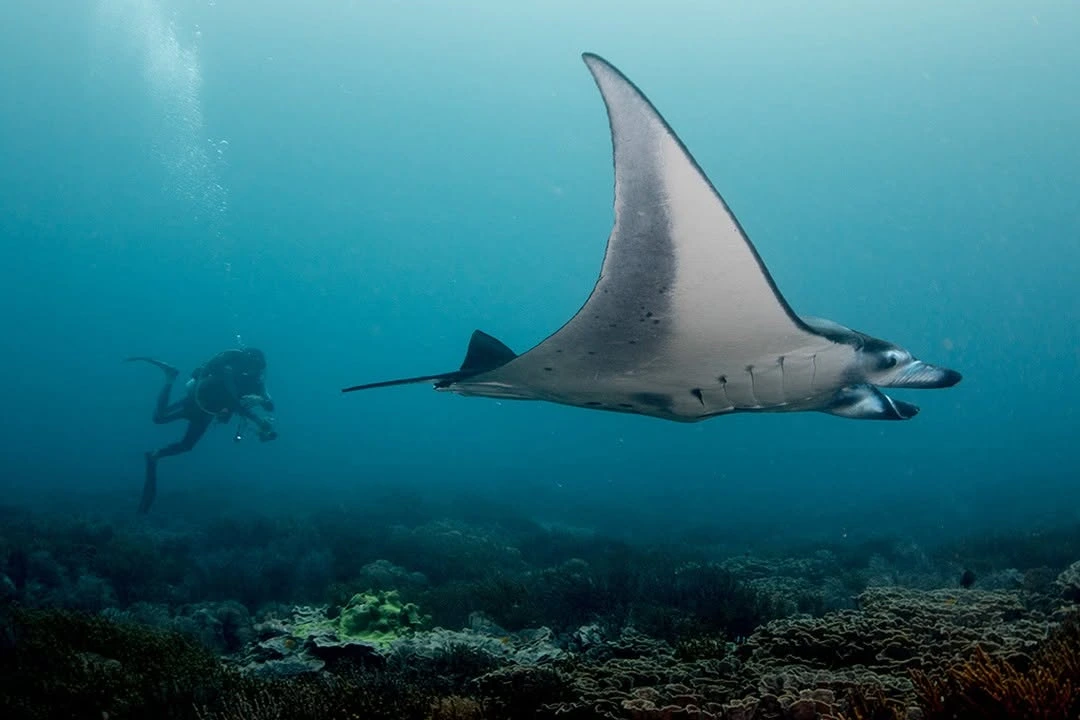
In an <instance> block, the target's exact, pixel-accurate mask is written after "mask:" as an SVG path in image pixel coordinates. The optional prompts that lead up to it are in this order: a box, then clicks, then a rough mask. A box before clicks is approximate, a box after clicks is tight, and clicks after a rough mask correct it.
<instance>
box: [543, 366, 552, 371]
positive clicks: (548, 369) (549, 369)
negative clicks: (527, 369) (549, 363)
mask: <svg viewBox="0 0 1080 720" xmlns="http://www.w3.org/2000/svg"><path fill="white" fill-rule="evenodd" d="M544 369H545V370H547V371H548V372H551V371H552V368H549V367H546V368H544Z"/></svg>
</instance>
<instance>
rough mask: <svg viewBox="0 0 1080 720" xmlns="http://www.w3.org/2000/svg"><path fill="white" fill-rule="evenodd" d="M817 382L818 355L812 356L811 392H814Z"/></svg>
mask: <svg viewBox="0 0 1080 720" xmlns="http://www.w3.org/2000/svg"><path fill="white" fill-rule="evenodd" d="M816 380H817V353H814V354H813V355H811V356H810V392H813V391H814V382H815V381H816Z"/></svg>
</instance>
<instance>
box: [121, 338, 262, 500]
mask: <svg viewBox="0 0 1080 720" xmlns="http://www.w3.org/2000/svg"><path fill="white" fill-rule="evenodd" d="M132 361H142V362H147V363H150V364H151V365H154V366H156V367H158V368H160V369H161V371H162V372H164V373H165V385H164V386H163V387H162V388H161V392H159V393H158V398H157V405H156V406H155V408H154V423H155V424H158V425H163V424H165V423H171V422H174V421H176V420H187V423H188V426H187V430H186V431H185V432H184V436H183V437H182V438H181V439H180V440H178V441H177V442H174V443H171V444H169V445H166V446H165V447H162V448H158V449H157V450H150V451H149V452H147V453H146V480H145V482H144V484H143V494H142V500H141V502H140V503H139V513H140V514H144V513H146V512H148V511H149V510H150V505H151V504H153V502H154V497H155V495H157V461H158V460H159V459H161V458H163V457H169V456H170V455H179V454H181V453H186V452H189V451H191V450H192V449H193V448H194V447H195V444H196V443H197V442H198V441H199V439H200V438H202V436H203V434H204V433H205V432H206V430H207V429H208V428H209V427H210V425H211V423H213V421H214V420H215V419H216V420H217V421H218V422H221V423H226V422H229V420H230V419H231V418H232V416H233V414H236V415H239V416H240V425H239V426H238V427H237V429H236V434H235V435H234V437H233V440H234V441H235V442H239V441H240V440H241V438H242V437H243V430H244V428H245V426H246V424H247V423H248V422H251V423H253V424H254V425H255V426H256V427H257V428H258V432H259V440H260V441H262V442H266V441H268V440H273V439H274V438H276V437H277V432H276V431H275V430H274V427H273V424H272V423H271V421H270V420H269V419H267V418H264V417H260V416H259V415H257V414H256V413H255V412H254V408H255V407H261V408H262V409H263V410H265V411H267V412H272V411H273V409H274V401H273V400H272V399H271V398H270V393H268V392H267V391H266V385H265V384H264V381H263V374H264V373H265V371H266V356H265V355H264V354H263V352H262V350H258V349H256V348H244V349H242V350H225V351H223V352H220V353H218V354H217V355H215V356H214V357H212V358H210V360H208V361H207V362H206V363H204V364H203V365H202V366H200V367H198V368H196V369H195V370H194V371H193V372H192V373H191V378H190V379H189V380H188V381H187V384H186V385H185V386H184V397H183V398H181V399H180V400H177V401H176V402H174V403H172V404H169V394H170V392H171V390H172V386H173V383H174V382H175V381H176V378H177V376H178V375H179V374H180V373H179V371H178V370H177V369H176V368H175V367H173V366H172V365H169V364H168V363H166V362H162V361H161V360H156V359H154V358H151V357H143V356H137V357H129V358H127V359H126V360H125V362H132Z"/></svg>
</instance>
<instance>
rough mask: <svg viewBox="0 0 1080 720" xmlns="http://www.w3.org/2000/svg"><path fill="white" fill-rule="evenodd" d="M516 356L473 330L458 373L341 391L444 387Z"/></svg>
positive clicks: (356, 386)
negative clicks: (422, 385) (426, 384)
mask: <svg viewBox="0 0 1080 720" xmlns="http://www.w3.org/2000/svg"><path fill="white" fill-rule="evenodd" d="M516 357H517V354H516V353H515V352H514V351H513V350H511V349H510V348H508V347H507V346H506V345H505V344H504V343H502V342H501V341H499V340H497V339H496V338H494V337H492V336H491V335H488V334H487V333H486V332H483V331H481V330H474V331H473V334H472V337H471V338H469V347H468V349H467V350H466V351H465V359H464V360H463V361H462V363H461V368H459V369H458V370H455V371H453V372H446V373H439V374H438V375H419V376H417V377H409V378H400V379H397V380H383V381H381V382H374V383H367V384H365V385H353V386H352V387H347V388H343V389H342V391H341V392H343V393H347V392H354V391H356V390H370V389H371V388H378V387H390V386H391V385H409V384H411V383H420V382H434V383H435V387H437V388H438V387H446V386H447V385H450V384H452V383H455V382H457V381H458V380H462V379H464V378H467V377H472V376H473V375H479V374H480V373H485V372H488V371H489V370H494V369H495V368H497V367H502V366H503V365H505V364H506V363H508V362H510V361H511V360H513V359H514V358H516Z"/></svg>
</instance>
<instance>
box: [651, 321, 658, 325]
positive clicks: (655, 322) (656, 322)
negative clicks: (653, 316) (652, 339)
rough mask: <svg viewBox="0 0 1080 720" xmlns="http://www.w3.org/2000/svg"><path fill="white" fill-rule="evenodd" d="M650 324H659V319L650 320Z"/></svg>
mask: <svg viewBox="0 0 1080 720" xmlns="http://www.w3.org/2000/svg"><path fill="white" fill-rule="evenodd" d="M652 324H653V325H659V324H660V321H659V320H653V321H652Z"/></svg>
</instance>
